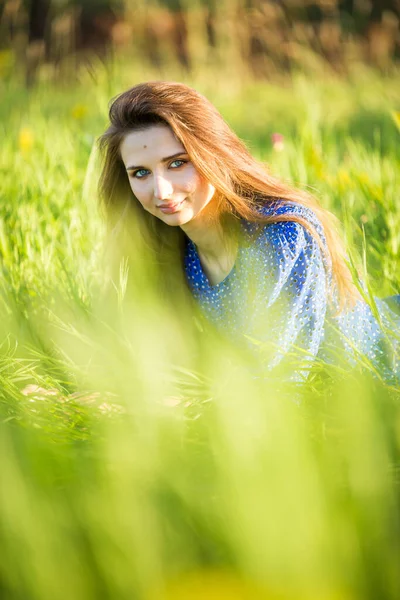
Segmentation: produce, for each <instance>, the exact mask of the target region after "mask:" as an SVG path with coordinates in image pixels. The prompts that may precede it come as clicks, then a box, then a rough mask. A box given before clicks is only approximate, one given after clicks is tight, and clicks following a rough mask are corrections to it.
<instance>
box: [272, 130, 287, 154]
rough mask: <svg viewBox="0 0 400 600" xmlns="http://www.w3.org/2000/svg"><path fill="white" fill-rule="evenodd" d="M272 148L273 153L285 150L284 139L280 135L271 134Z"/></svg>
mask: <svg viewBox="0 0 400 600" xmlns="http://www.w3.org/2000/svg"><path fill="white" fill-rule="evenodd" d="M271 141H272V148H273V149H274V150H275V152H282V150H284V148H285V138H284V137H283V135H282V134H281V133H273V134H272V135H271Z"/></svg>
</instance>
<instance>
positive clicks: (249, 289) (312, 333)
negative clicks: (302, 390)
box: [184, 201, 400, 381]
mask: <svg viewBox="0 0 400 600" xmlns="http://www.w3.org/2000/svg"><path fill="white" fill-rule="evenodd" d="M260 210H261V211H262V213H263V214H265V215H285V217H288V216H289V217H290V216H295V215H296V216H298V217H301V218H302V219H303V220H305V221H307V222H308V223H310V224H311V225H312V227H313V228H314V229H315V231H316V232H317V234H318V236H319V237H320V240H321V242H322V245H323V246H324V245H325V244H326V240H325V236H324V232H323V228H322V225H321V223H320V222H319V220H318V218H317V217H316V215H315V213H314V212H313V211H312V210H310V209H309V208H307V207H304V206H302V205H299V204H295V203H289V202H282V201H274V202H271V203H269V204H267V205H264V206H263V207H262V208H260ZM241 229H242V233H243V236H242V237H241V241H240V244H239V249H238V254H237V257H236V261H235V265H234V267H233V269H232V270H231V272H230V273H229V274H228V275H227V277H226V278H225V279H224V280H223V281H221V282H220V283H218V284H216V285H212V284H211V283H210V282H209V280H208V278H207V276H206V274H205V273H204V271H203V269H202V265H201V262H200V258H199V255H198V253H197V249H196V246H195V244H194V243H193V242H192V241H191V240H190V239H187V240H186V248H185V258H184V267H185V273H186V278H187V281H188V284H189V287H190V289H191V291H192V293H193V295H194V297H195V299H196V300H197V302H198V304H199V306H200V308H201V310H202V312H203V314H204V315H205V317H206V318H207V319H208V320H209V321H211V322H212V323H213V324H214V325H215V326H216V327H217V328H218V329H220V330H221V331H222V332H223V333H224V334H226V335H228V336H229V337H230V338H231V339H232V340H234V341H236V342H238V343H240V344H242V345H243V344H244V345H245V346H247V347H248V348H249V349H250V350H251V351H252V352H254V351H255V352H257V353H258V354H259V350H260V348H264V349H266V348H268V349H269V354H268V357H269V358H268V363H267V364H265V365H264V366H265V368H266V369H267V370H268V371H269V370H271V369H272V368H274V367H277V366H278V365H279V366H282V365H284V363H285V361H286V362H287V361H288V358H289V357H290V356H292V355H293V354H297V355H298V356H299V357H300V356H301V359H302V363H303V368H301V369H299V370H298V371H297V372H296V373H294V374H293V379H304V377H306V376H307V372H308V369H309V367H310V365H311V364H312V362H313V360H314V359H315V358H316V357H318V358H320V359H322V360H324V361H327V362H339V361H341V362H342V361H343V359H345V360H346V361H347V362H348V363H349V364H354V363H355V362H356V361H357V359H358V358H359V357H362V360H363V362H364V364H370V365H371V366H372V368H373V369H379V372H380V373H382V374H383V375H384V376H385V377H386V378H387V379H394V380H397V381H398V380H400V370H399V363H398V360H396V352H397V354H398V350H399V348H398V347H396V343H395V341H394V339H393V338H392V337H391V336H390V335H389V336H388V335H387V334H386V329H387V328H389V329H391V330H393V329H395V330H396V331H397V332H399V331H400V318H399V317H398V316H397V315H395V313H393V312H392V311H391V310H390V309H389V307H388V306H387V305H386V303H385V302H384V301H381V300H375V302H376V311H375V310H374V313H375V315H374V314H373V311H372V310H371V308H370V306H369V305H368V304H367V303H365V302H363V301H359V302H358V303H357V304H356V306H354V307H353V308H352V309H351V310H347V311H345V312H341V313H340V314H339V315H337V312H336V307H337V300H336V301H335V299H334V300H333V302H332V301H331V302H330V301H328V296H329V294H328V292H329V289H330V286H331V282H332V269H331V264H330V261H329V258H327V255H326V254H325V252H323V251H322V250H321V248H320V244H319V243H318V241H317V239H316V237H315V236H313V235H312V234H311V233H310V232H309V231H308V229H306V228H305V227H304V226H303V225H302V224H300V223H297V222H295V221H291V220H288V221H284V222H278V223H272V224H266V225H263V224H261V226H260V224H258V223H250V222H249V221H245V220H242V221H241ZM335 304H336V306H335Z"/></svg>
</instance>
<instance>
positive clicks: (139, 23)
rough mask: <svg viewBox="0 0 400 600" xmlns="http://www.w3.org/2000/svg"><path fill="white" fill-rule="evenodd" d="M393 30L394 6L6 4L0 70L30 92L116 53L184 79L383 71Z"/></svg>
mask: <svg viewBox="0 0 400 600" xmlns="http://www.w3.org/2000/svg"><path fill="white" fill-rule="evenodd" d="M399 23H400V0H219V1H218V0H2V2H1V3H0V39H1V42H0V51H1V52H2V57H3V58H2V60H1V61H0V62H1V63H3V67H2V68H3V70H4V63H6V64H8V65H9V67H10V68H11V66H12V67H13V66H15V63H17V64H19V65H22V66H23V67H24V72H25V76H26V81H27V83H28V84H30V83H32V82H33V81H34V80H35V78H36V77H38V76H40V74H41V71H42V73H43V72H44V73H45V76H46V77H49V76H54V77H57V76H60V75H61V76H62V77H63V76H64V75H65V71H66V69H70V71H71V72H72V73H73V68H74V67H75V66H77V64H79V63H81V62H82V61H84V62H87V61H89V63H90V57H93V55H95V56H97V57H100V58H101V59H102V60H105V59H106V58H107V57H108V56H110V55H114V54H116V53H118V52H121V51H123V52H124V55H125V56H126V59H127V60H128V59H130V58H132V59H135V60H138V59H139V58H140V60H145V61H148V63H149V64H150V65H151V66H152V67H157V68H160V69H162V68H163V65H165V64H167V63H169V64H170V63H171V60H173V61H176V62H177V63H178V64H180V65H181V66H182V67H183V69H185V70H186V71H188V72H190V71H192V70H193V69H195V68H196V65H198V63H199V62H201V63H202V64H204V62H205V63H207V61H208V60H211V59H212V61H213V62H214V63H215V60H220V61H221V64H223V63H224V62H226V61H234V62H235V63H236V64H237V65H238V69H240V68H242V67H244V68H245V69H246V70H247V71H248V72H249V73H251V74H252V75H254V76H255V77H257V78H269V77H272V76H274V75H275V74H276V73H277V72H287V71H290V70H292V69H293V68H297V67H299V66H300V67H301V68H302V69H304V68H305V69H307V68H308V67H313V66H315V61H316V60H317V61H323V65H324V68H325V67H328V68H330V69H333V70H334V71H337V72H339V73H346V70H347V69H348V67H349V65H350V64H354V62H356V63H357V62H362V63H367V64H369V65H371V66H374V67H376V68H378V69H380V70H384V71H385V70H387V69H388V68H390V65H391V64H392V62H393V61H397V60H398V58H399V56H400V33H399ZM10 56H11V58H10ZM316 57H318V58H316ZM66 65H68V67H66ZM71 65H72V69H71ZM43 67H44V68H43Z"/></svg>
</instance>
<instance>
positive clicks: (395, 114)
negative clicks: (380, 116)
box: [392, 110, 400, 130]
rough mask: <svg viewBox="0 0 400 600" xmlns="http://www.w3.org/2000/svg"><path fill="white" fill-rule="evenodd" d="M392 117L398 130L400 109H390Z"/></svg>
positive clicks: (399, 126)
mask: <svg viewBox="0 0 400 600" xmlns="http://www.w3.org/2000/svg"><path fill="white" fill-rule="evenodd" d="M392 119H393V121H394V122H395V125H396V127H397V129H399V130H400V110H392Z"/></svg>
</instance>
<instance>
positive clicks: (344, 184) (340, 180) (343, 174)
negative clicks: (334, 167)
mask: <svg viewBox="0 0 400 600" xmlns="http://www.w3.org/2000/svg"><path fill="white" fill-rule="evenodd" d="M336 184H337V186H338V188H339V190H340V191H343V190H345V189H348V188H350V187H352V185H351V184H352V181H351V178H350V175H349V174H348V172H347V171H346V170H345V169H339V171H338V173H337V177H336Z"/></svg>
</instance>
